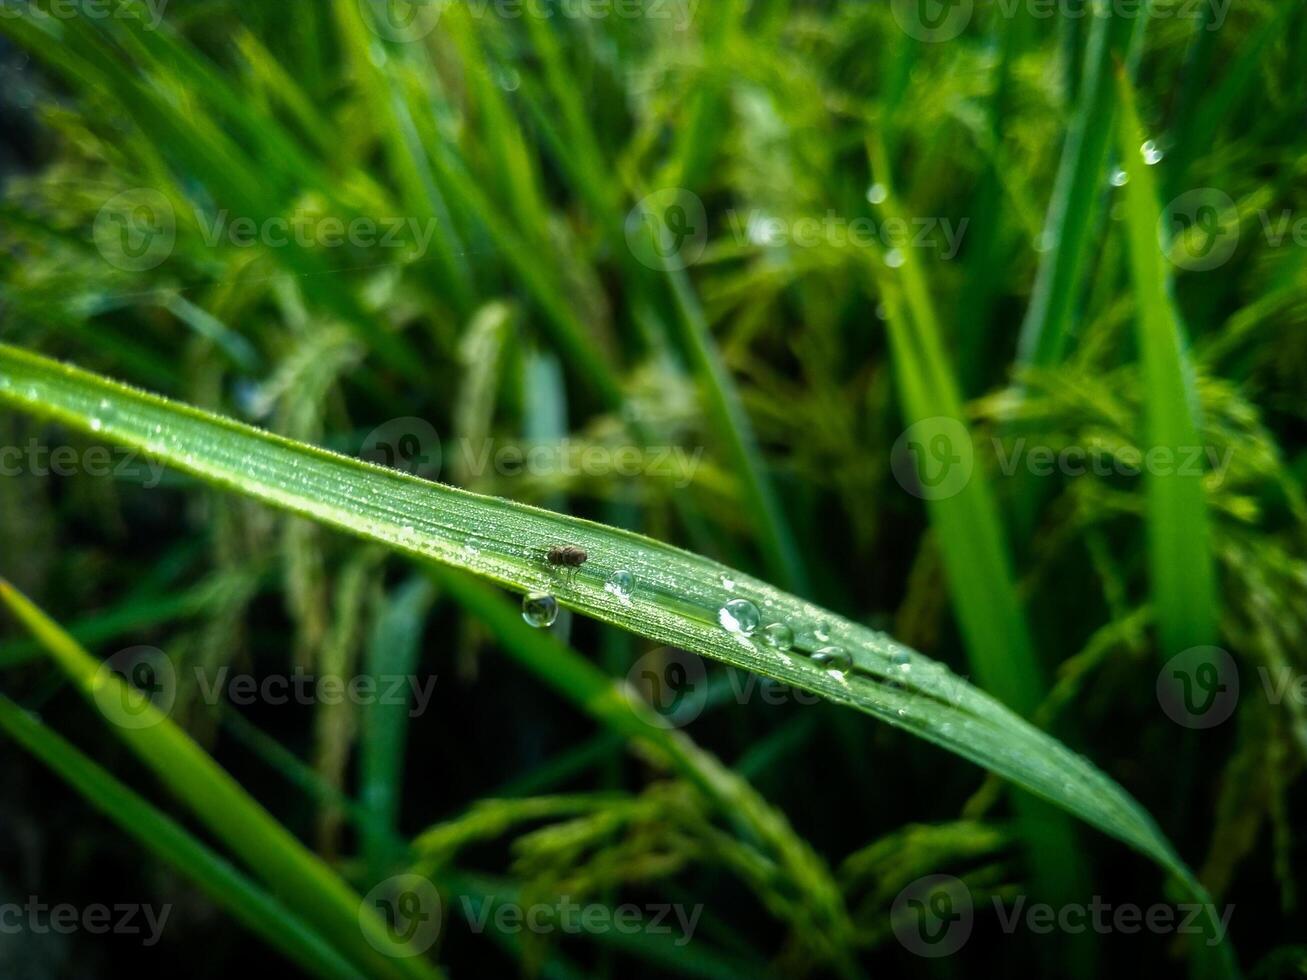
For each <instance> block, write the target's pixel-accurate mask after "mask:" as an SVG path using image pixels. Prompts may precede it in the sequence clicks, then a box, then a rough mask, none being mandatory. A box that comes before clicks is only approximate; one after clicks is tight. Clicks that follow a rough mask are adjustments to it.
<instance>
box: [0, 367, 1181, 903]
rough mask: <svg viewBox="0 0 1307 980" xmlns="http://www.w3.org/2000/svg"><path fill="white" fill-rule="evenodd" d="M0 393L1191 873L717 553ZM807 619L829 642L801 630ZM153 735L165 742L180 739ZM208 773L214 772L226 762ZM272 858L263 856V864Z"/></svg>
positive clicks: (131, 399) (1024, 734)
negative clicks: (766, 686)
mask: <svg viewBox="0 0 1307 980" xmlns="http://www.w3.org/2000/svg"><path fill="white" fill-rule="evenodd" d="M0 402H4V403H7V404H10V405H13V406H15V407H17V408H18V409H20V410H22V411H24V412H29V413H34V414H39V415H42V416H46V417H51V418H55V419H58V420H61V421H63V422H64V423H66V424H67V425H69V426H70V427H71V428H74V429H77V430H81V431H85V432H94V433H96V434H97V436H98V437H99V438H101V439H107V440H109V441H112V442H115V443H118V444H120V445H126V446H132V447H135V448H137V449H139V450H141V451H142V452H145V453H147V454H148V455H151V456H154V457H156V458H159V459H162V460H163V461H165V462H168V463H169V464H171V465H173V466H174V467H176V468H178V469H180V470H183V471H185V472H189V473H191V474H194V475H195V476H197V477H199V478H201V479H203V480H204V481H206V482H208V483H210V484H212V485H214V486H218V487H222V488H226V489H229V490H232V491H234V492H237V493H240V494H243V495H245V496H247V497H250V498H253V499H256V500H261V501H263V502H265V503H268V504H271V505H272V506H274V507H278V508H280V509H283V510H286V511H289V512H291V513H294V514H298V515H300V516H304V517H308V518H310V519H313V520H316V521H318V522H320V523H323V524H326V525H329V526H332V527H335V528H338V529H340V530H343V531H346V532H347V533H350V534H352V535H355V536H358V537H361V538H364V539H367V540H371V541H375V542H378V543H381V544H384V545H386V546H388V547H389V548H391V549H392V550H395V551H398V552H401V553H405V554H408V555H412V556H414V557H417V558H422V559H429V560H431V561H435V562H439V563H443V564H446V565H453V566H456V567H459V568H463V569H467V570H468V571H471V572H473V573H475V574H476V575H478V576H480V577H482V578H486V579H490V580H491V581H495V582H499V583H500V584H503V585H506V586H509V587H511V588H513V589H515V590H521V591H526V590H537V589H548V590H553V591H555V592H556V593H557V595H558V597H559V600H560V602H561V603H562V604H563V605H565V606H567V607H570V608H572V609H574V610H576V611H578V612H580V613H583V614H585V615H587V616H591V617H593V618H595V619H598V620H600V621H603V622H607V623H611V624H613V625H616V626H619V627H621V628H623V629H626V630H629V631H631V632H634V633H637V634H640V635H642V636H646V637H648V638H650V639H652V640H655V641H656V642H659V643H663V644H666V645H669V646H673V647H677V648H681V649H685V650H690V651H693V652H696V653H699V654H702V655H704V656H707V657H711V658H714V659H717V660H720V661H723V662H725V663H728V664H731V665H733V666H736V667H739V668H742V669H745V670H750V671H753V672H755V673H758V674H761V675H764V676H768V677H773V678H775V679H777V680H780V681H783V682H785V683H788V684H791V685H793V686H795V687H798V688H801V689H803V690H807V691H811V692H814V693H816V694H818V695H820V696H822V697H824V698H826V699H828V700H830V701H833V702H836V703H839V704H844V705H847V706H849V707H853V708H856V709H858V710H860V711H863V712H866V713H868V714H870V715H873V716H875V717H877V718H880V719H882V720H884V721H886V722H888V723H890V724H892V725H895V726H897V727H900V728H903V729H905V730H907V731H909V732H912V733H913V734H915V735H917V736H919V737H921V738H923V739H926V740H928V741H930V742H933V743H934V744H936V745H939V746H942V747H944V748H947V749H949V750H950V751H953V752H955V753H956V754H958V755H960V756H962V757H964V758H966V759H969V760H971V761H973V762H975V763H977V764H978V765H981V766H983V767H985V768H988V769H990V770H992V771H994V772H996V773H998V774H1000V775H1002V776H1005V777H1006V778H1008V779H1010V780H1012V781H1013V782H1015V783H1017V784H1018V785H1020V786H1022V787H1024V788H1026V789H1028V790H1030V791H1031V792H1033V793H1035V794H1037V795H1040V796H1043V797H1045V798H1047V799H1049V800H1050V801H1052V802H1053V803H1055V804H1057V805H1058V806H1060V807H1062V808H1064V809H1066V810H1069V811H1070V812H1072V813H1074V814H1076V815H1077V816H1080V817H1081V818H1083V819H1084V820H1086V821H1088V822H1089V823H1091V824H1093V825H1094V826H1097V827H1099V828H1101V829H1102V830H1104V831H1105V832H1107V833H1109V834H1112V835H1113V836H1116V837H1118V838H1119V839H1121V840H1123V841H1125V842H1127V843H1129V844H1130V845H1131V846H1133V847H1135V848H1137V849H1139V850H1140V851H1142V852H1143V853H1145V854H1147V855H1149V856H1151V857H1152V858H1154V859H1155V860H1156V861H1158V862H1159V863H1160V864H1161V865H1162V866H1163V867H1165V868H1167V869H1168V870H1170V871H1171V872H1173V873H1174V874H1176V875H1177V876H1179V877H1181V878H1182V879H1184V880H1185V881H1186V883H1187V884H1188V885H1189V887H1190V888H1191V889H1197V888H1198V886H1197V885H1196V883H1195V882H1193V880H1192V877H1191V876H1190V874H1189V872H1188V870H1187V869H1186V868H1185V866H1184V864H1183V863H1182V862H1181V861H1180V859H1179V858H1178V857H1177V856H1176V855H1175V853H1174V852H1173V850H1172V849H1171V847H1170V845H1169V844H1168V843H1167V842H1166V840H1165V838H1164V837H1162V835H1161V834H1160V832H1159V831H1158V830H1157V828H1156V826H1155V825H1154V824H1153V822H1152V820H1151V819H1150V818H1149V817H1148V815H1147V814H1146V813H1145V812H1144V811H1143V810H1142V809H1141V808H1140V807H1139V805H1138V804H1137V803H1135V802H1134V801H1133V800H1132V799H1131V798H1130V797H1129V795H1128V794H1126V793H1125V792H1124V791H1123V790H1122V789H1121V788H1120V787H1119V786H1117V785H1116V784H1115V783H1114V782H1112V781H1111V780H1110V779H1108V778H1107V777H1106V776H1104V775H1103V774H1102V773H1101V772H1099V771H1098V770H1097V769H1095V768H1094V767H1093V766H1092V765H1091V764H1089V762H1088V761H1087V760H1085V759H1084V758H1082V757H1080V756H1078V755H1076V754H1075V753H1073V752H1071V751H1070V750H1069V749H1067V748H1066V747H1065V746H1063V745H1061V744H1060V743H1059V742H1057V741H1056V740H1055V739H1052V738H1050V737H1048V736H1047V735H1045V734H1043V733H1042V732H1040V731H1038V730H1037V729H1035V728H1034V727H1032V726H1031V725H1029V724H1027V723H1026V722H1024V721H1022V720H1021V719H1020V718H1019V717H1018V716H1016V715H1015V714H1013V713H1012V712H1011V711H1010V710H1008V709H1007V708H1005V707H1003V705H1002V704H1000V703H999V702H998V701H996V700H994V699H993V698H991V697H989V696H988V695H986V694H984V693H983V692H981V691H979V690H977V689H975V688H973V687H971V686H970V685H968V684H966V683H965V682H963V681H962V680H960V679H959V678H957V677H956V676H954V675H953V674H951V673H950V672H949V671H948V670H946V669H945V668H944V667H943V666H942V665H940V664H937V663H935V662H933V661H931V660H929V659H928V658H925V657H922V656H921V655H920V654H916V653H913V652H912V651H909V650H907V649H906V648H903V647H902V646H901V645H899V644H896V643H894V642H893V641H892V640H891V639H889V638H888V637H886V636H885V635H883V634H879V633H876V632H875V631H873V630H870V629H868V628H866V627H864V626H861V625H859V624H857V623H854V622H851V621H849V620H846V619H843V618H842V617H839V616H836V615H834V614H830V613H827V612H826V611H825V610H823V609H821V608H819V607H817V606H814V605H812V604H811V603H807V602H804V601H802V600H800V599H797V598H795V597H794V596H791V595H789V594H787V593H785V592H782V591H780V590H778V589H776V588H774V587H772V586H770V585H768V584H766V583H765V582H762V581H759V580H757V579H754V578H752V577H750V576H748V575H744V574H742V573H738V572H735V571H733V570H731V569H729V568H727V567H725V566H723V565H721V564H719V563H717V562H713V561H710V560H708V559H706V558H702V557H699V556H697V555H694V554H690V553H688V552H684V551H681V550H679V549H677V548H673V547H670V546H667V545H664V544H661V543H659V542H657V541H654V540H652V539H649V538H645V537H641V536H639V535H635V534H631V533H629V532H624V531H620V530H617V529H614V528H609V527H604V526H602V525H598V524H594V523H591V522H588V521H582V520H578V519H574V518H568V517H563V516H561V515H557V514H552V513H549V512H547V511H542V510H538V509H536V508H532V507H527V506H524V505H521V504H516V503H513V502H511V501H507V500H498V499H494V498H487V497H481V496H478V495H475V494H470V493H467V492H464V491H459V490H456V489H453V488H449V487H444V486H440V485H438V484H432V483H428V482H425V481H422V480H419V479H416V478H413V477H410V476H407V475H405V474H402V473H397V472H394V471H389V470H385V469H382V468H380V467H375V466H371V465H368V464H366V463H362V462H359V461H356V460H352V459H349V458H347V457H343V456H338V455H335V454H332V453H329V452H326V451H323V450H321V449H316V448H314V447H311V446H307V445H303V444H299V443H295V442H293V441H291V440H287V439H283V438H280V437H276V436H272V435H269V434H267V433H264V432H261V431H259V430H257V429H254V428H252V427H250V426H246V425H242V424H240V423H237V422H234V421H232V420H229V419H224V418H221V417H219V416H215V415H212V414H209V413H206V412H202V411H199V410H197V409H195V408H191V407H188V406H185V405H180V404H177V403H174V402H170V401H168V400H166V399H162V398H159V397H157V396H153V395H149V394H145V393H142V392H139V391H135V390H132V389H130V388H127V387H125V386H123V385H120V384H117V383H116V382H113V381H109V380H107V379H104V378H100V377H97V376H96V375H93V374H90V373H88V372H85V371H81V370H79V369H77V368H73V367H71V366H67V365H61V364H59V363H57V362H55V361H51V360H49V359H47V358H44V357H41V356H39V355H35V354H31V353H29V352H24V351H21V350H18V349H16V348H13V347H9V346H0ZM556 544H571V545H576V546H579V547H581V548H584V549H585V550H586V551H587V552H588V553H589V554H590V555H591V560H590V562H589V564H587V565H586V566H585V567H584V568H583V569H582V570H581V571H580V573H579V574H578V575H576V576H575V579H574V581H573V582H571V583H570V584H569V583H568V582H566V581H565V580H564V578H563V577H562V576H560V575H559V574H558V573H556V572H555V571H554V570H552V569H550V568H549V567H548V566H547V565H546V564H545V563H544V561H543V560H542V554H543V550H544V549H547V548H548V547H550V546H551V545H556ZM617 569H625V570H629V571H630V572H632V573H633V575H634V577H635V581H636V583H637V585H636V588H635V591H634V594H633V595H631V596H630V597H629V598H627V597H623V596H619V595H617V594H615V593H614V592H612V591H610V590H608V589H606V588H605V587H604V586H605V580H606V577H607V575H609V574H611V573H612V572H613V571H614V570H617ZM740 598H744V599H747V600H748V601H749V602H751V603H753V604H754V606H755V607H756V608H757V609H758V610H760V611H763V613H764V617H765V618H764V620H763V621H764V622H771V621H775V622H785V623H788V624H789V625H790V627H791V628H792V629H793V630H794V632H795V634H796V638H797V639H796V649H794V650H792V651H789V652H780V651H776V650H774V649H772V648H770V647H768V646H766V645H765V644H763V643H761V642H759V641H758V640H757V639H754V638H752V637H747V636H744V635H742V634H740V633H738V632H729V631H727V630H726V629H723V628H722V627H721V626H720V625H718V617H719V611H720V610H721V608H722V606H723V604H724V603H725V602H727V601H728V600H733V599H740ZM819 630H820V631H821V633H822V634H823V635H824V636H827V637H829V640H828V641H827V640H823V639H820V638H818V636H817V633H818V631H819ZM827 642H830V643H834V644H838V645H840V646H842V647H843V648H844V649H845V650H846V651H847V653H848V655H849V657H850V659H851V661H852V663H851V666H850V669H848V670H847V671H843V672H840V671H833V670H829V669H825V668H824V667H822V666H821V665H820V664H818V663H816V662H814V661H813V660H812V659H811V658H810V657H809V656H806V654H808V653H811V652H813V651H814V650H815V649H816V648H818V647H820V646H822V645H825V644H826V643H827ZM905 665H906V669H905ZM82 666H86V664H83V665H82ZM177 737H178V738H184V736H181V735H180V733H177ZM170 747H171V748H172V750H173V751H174V752H178V753H180V754H182V755H190V754H193V753H194V751H195V750H194V749H193V746H192V747H191V748H190V749H181V748H178V747H177V746H170ZM201 755H202V754H201ZM209 765H211V763H209ZM214 778H216V779H218V780H219V782H218V785H221V786H227V787H229V783H228V782H227V780H226V777H224V776H221V774H218V775H217V776H215V777H214ZM224 792H227V793H230V788H229V789H228V790H226V791H224ZM291 844H293V847H294V848H298V844H294V843H293V842H291ZM294 853H295V854H296V855H298V854H299V853H300V852H299V851H298V850H295V851H294ZM287 860H288V859H287V858H285V857H282V856H279V857H278V864H279V865H280V864H283V863H284V862H286V861H287ZM303 860H307V859H300V860H295V861H293V862H292V865H293V867H292V870H294V871H295V872H296V873H297V874H298V873H300V872H302V871H304V870H305V869H304V868H303V867H302V866H301V865H302V861H303ZM313 874H316V872H313Z"/></svg>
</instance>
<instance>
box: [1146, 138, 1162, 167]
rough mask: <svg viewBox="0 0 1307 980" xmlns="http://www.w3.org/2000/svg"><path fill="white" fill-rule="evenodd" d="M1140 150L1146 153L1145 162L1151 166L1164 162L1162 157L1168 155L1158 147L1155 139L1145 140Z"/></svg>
mask: <svg viewBox="0 0 1307 980" xmlns="http://www.w3.org/2000/svg"><path fill="white" fill-rule="evenodd" d="M1139 152H1140V153H1142V154H1143V155H1144V163H1146V164H1148V165H1149V166H1150V167H1155V166H1157V165H1158V164H1159V163H1161V162H1162V158H1163V157H1164V156H1166V154H1165V153H1163V152H1162V151H1161V149H1160V148H1159V147H1158V145H1157V142H1156V141H1155V140H1147V141H1145V143H1144V145H1143V146H1141V147H1140V148H1139Z"/></svg>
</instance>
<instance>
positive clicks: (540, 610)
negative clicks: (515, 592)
mask: <svg viewBox="0 0 1307 980" xmlns="http://www.w3.org/2000/svg"><path fill="white" fill-rule="evenodd" d="M522 618H523V619H524V620H526V623H527V625H528V626H534V627H536V628H537V629H543V628H545V627H548V626H553V625H554V622H555V621H556V620H557V619H558V600H557V599H555V598H554V597H553V596H551V595H550V594H549V593H548V592H532V593H530V594H528V595H524V596H523V597H522Z"/></svg>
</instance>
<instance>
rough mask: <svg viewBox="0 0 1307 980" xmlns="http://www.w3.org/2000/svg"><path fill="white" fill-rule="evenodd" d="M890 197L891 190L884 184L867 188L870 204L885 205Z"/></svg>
mask: <svg viewBox="0 0 1307 980" xmlns="http://www.w3.org/2000/svg"><path fill="white" fill-rule="evenodd" d="M888 197H889V188H888V187H886V186H885V185H884V184H872V185H871V186H870V187H868V188H867V201H868V203H870V204H884V203H885V201H886V199H887V198H888Z"/></svg>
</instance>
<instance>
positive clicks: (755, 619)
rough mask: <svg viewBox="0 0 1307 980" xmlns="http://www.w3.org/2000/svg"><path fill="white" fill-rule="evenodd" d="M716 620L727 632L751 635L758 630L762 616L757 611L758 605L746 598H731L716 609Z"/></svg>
mask: <svg viewBox="0 0 1307 980" xmlns="http://www.w3.org/2000/svg"><path fill="white" fill-rule="evenodd" d="M717 622H719V623H721V624H722V626H723V627H724V628H725V629H726V630H727V631H728V632H731V633H739V634H741V635H743V636H753V634H754V633H756V632H758V627H759V625H761V623H762V617H761V616H760V615H759V613H758V607H757V606H755V605H754V604H753V603H752V602H750V601H749V600H748V599H732V600H731V601H730V602H728V603H726V605H724V606H722V608H721V609H719V610H717Z"/></svg>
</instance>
